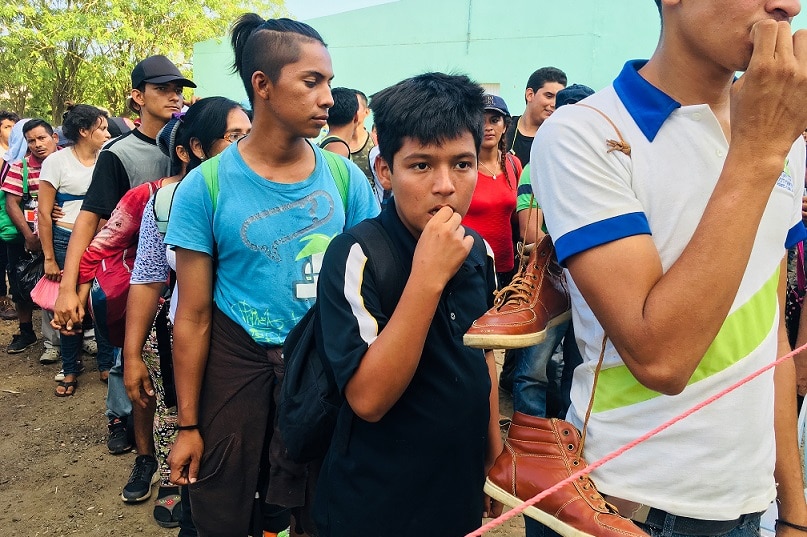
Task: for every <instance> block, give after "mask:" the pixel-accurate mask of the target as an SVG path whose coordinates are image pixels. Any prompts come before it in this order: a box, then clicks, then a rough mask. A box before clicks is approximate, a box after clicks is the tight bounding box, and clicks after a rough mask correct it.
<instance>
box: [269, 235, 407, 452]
mask: <svg viewBox="0 0 807 537" xmlns="http://www.w3.org/2000/svg"><path fill="white" fill-rule="evenodd" d="M345 233H347V234H349V235H351V236H352V237H353V238H354V239H356V241H357V242H358V243H359V245H360V246H361V247H362V249H363V250H364V251H365V252H366V253H367V258H368V263H369V264H370V270H371V271H372V273H373V275H374V276H375V280H376V283H377V285H378V289H379V290H380V293H381V297H380V298H381V309H382V311H383V312H384V314H385V315H387V317H388V318H389V317H390V316H391V315H392V313H393V312H394V311H395V307H396V306H397V305H398V299H399V298H400V297H401V294H402V293H403V288H404V286H405V285H406V275H405V274H404V272H403V268H402V266H401V263H400V261H399V258H398V254H397V250H396V247H395V245H394V244H393V243H392V241H391V239H390V237H389V235H388V234H387V232H386V231H384V228H383V227H382V226H381V223H380V222H379V221H378V220H377V219H370V220H365V221H363V222H361V223H359V224H358V225H357V226H355V227H353V228H351V229H350V230H348V231H346V232H345ZM319 330H320V327H319V306H318V304H317V303H316V302H315V303H314V305H313V306H312V307H311V309H310V310H308V312H307V313H306V314H305V315H304V316H303V318H302V319H300V321H299V322H298V323H297V324H296V325H295V327H294V328H292V330H291V332H289V335H288V336H287V337H286V341H285V343H284V344H283V357H284V361H285V366H286V372H285V376H284V378H283V384H282V386H281V390H280V402H279V404H278V410H277V413H278V416H277V419H278V425H279V427H280V434H281V436H282V438H283V441H284V443H285V444H286V449H287V453H288V456H289V458H290V459H291V460H293V461H296V462H299V463H304V462H309V461H313V460H316V459H321V458H322V457H323V456H324V455H325V452H326V451H328V447H329V446H330V444H331V439H332V438H333V436H334V431H335V430H336V422H337V418H338V416H339V413H340V411H342V409H343V408H344V412H350V407H349V406H348V405H347V404H346V402H345V400H344V397H342V395H341V394H340V393H339V389H338V388H337V387H336V381H335V380H334V375H333V370H332V369H331V367H330V364H329V363H328V362H327V361H326V360H323V353H322V345H321V341H319V340H318V338H317V334H318V333H319Z"/></svg>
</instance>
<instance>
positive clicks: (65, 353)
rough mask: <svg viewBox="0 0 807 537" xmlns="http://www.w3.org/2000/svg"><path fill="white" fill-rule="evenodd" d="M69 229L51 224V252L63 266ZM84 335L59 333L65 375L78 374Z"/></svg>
mask: <svg viewBox="0 0 807 537" xmlns="http://www.w3.org/2000/svg"><path fill="white" fill-rule="evenodd" d="M70 233H71V232H70V230H69V229H64V228H61V227H57V226H53V254H54V256H55V257H56V264H57V265H59V268H60V269H63V268H64V258H65V255H66V254H67V243H68V242H70ZM83 338H84V335H83V334H81V333H78V334H76V335H73V336H66V335H64V334H59V341H60V345H61V350H62V369H63V370H64V374H65V375H76V374H78V359H79V355H80V354H81V343H82V340H83Z"/></svg>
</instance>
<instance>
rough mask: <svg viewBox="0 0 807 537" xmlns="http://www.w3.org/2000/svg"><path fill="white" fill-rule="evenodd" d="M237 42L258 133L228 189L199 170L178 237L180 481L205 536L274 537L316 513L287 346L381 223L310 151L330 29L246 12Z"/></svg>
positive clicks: (228, 164)
mask: <svg viewBox="0 0 807 537" xmlns="http://www.w3.org/2000/svg"><path fill="white" fill-rule="evenodd" d="M231 42H232V46H233V51H234V56H235V61H234V69H235V71H236V72H237V73H238V74H239V75H240V77H241V80H242V81H243V83H244V88H245V90H246V93H247V96H248V97H249V101H250V103H251V104H252V109H253V119H252V132H251V134H250V135H249V136H247V137H246V138H244V139H243V140H240V141H239V142H238V143H234V144H232V145H231V146H230V147H228V148H227V149H225V150H224V152H222V153H221V155H220V156H219V157H218V158H217V160H216V161H214V162H212V163H211V166H215V171H216V174H217V176H218V188H217V189H216V191H215V193H213V192H211V189H209V188H208V181H206V180H205V177H204V175H203V173H202V172H201V171H200V168H197V169H195V170H193V171H191V172H190V173H189V174H188V176H187V177H186V178H185V179H184V180H183V182H182V184H181V186H180V187H179V188H178V189H177V192H176V195H175V196H174V200H173V205H172V208H171V217H170V220H169V222H168V232H167V235H166V243H167V244H169V245H172V246H174V248H175V251H176V260H177V270H176V272H177V286H178V288H180V289H181V290H182V293H181V296H180V299H179V301H178V304H177V313H176V320H175V323H174V377H175V384H176V391H177V410H178V427H177V429H178V430H179V434H178V436H177V440H176V442H175V444H174V446H173V448H172V449H171V454H170V456H169V464H170V467H171V481H172V482H174V483H177V484H180V485H188V491H189V494H190V499H191V504H192V506H193V520H194V523H195V525H196V528H197V530H198V532H199V535H204V536H212V535H222V536H224V535H246V534H248V533H250V532H251V534H252V535H261V534H263V535H271V534H274V533H277V532H278V531H280V530H283V529H285V527H286V524H287V523H288V515H284V513H283V510H282V509H281V508H279V507H277V506H276V505H274V504H281V503H282V504H283V505H285V506H286V507H294V506H300V505H303V503H304V496H305V489H304V487H302V488H300V487H297V486H295V485H296V484H297V483H298V482H299V481H298V480H299V478H300V477H301V476H304V475H305V471H306V469H305V468H304V467H302V466H299V465H294V464H291V463H289V462H288V461H284V460H282V458H281V455H282V453H283V451H284V447H283V445H282V442H281V441H280V438H279V435H278V434H276V432H277V429H276V425H275V408H276V403H277V397H278V395H279V385H280V380H281V379H282V376H283V371H284V368H283V360H282V357H281V346H282V344H283V341H284V340H285V338H286V335H287V334H288V332H289V331H290V330H291V328H292V327H293V326H294V325H295V324H296V323H297V321H298V320H299V319H300V318H302V317H303V315H304V314H305V313H306V311H307V310H308V309H309V308H310V307H311V306H312V305H313V302H314V299H315V294H316V278H317V274H318V271H319V266H320V264H321V260H322V254H323V253H324V251H325V248H326V247H327V244H328V242H329V241H330V237H333V236H335V235H336V234H338V233H341V232H342V230H343V229H345V228H346V227H350V226H352V225H355V224H357V223H358V222H360V221H362V220H364V219H365V218H369V217H372V216H375V215H376V214H377V213H378V205H377V204H376V202H375V199H374V197H373V193H372V190H371V189H370V185H369V184H368V182H367V180H366V178H365V177H364V175H363V173H362V172H361V170H359V168H358V167H356V166H355V165H354V164H352V163H351V162H350V161H348V160H347V159H344V160H341V161H340V165H344V167H345V168H346V169H347V171H348V175H349V181H348V182H349V185H348V188H347V193H346V195H345V199H344V200H343V198H342V194H340V191H339V189H338V188H337V186H336V183H335V180H334V178H333V176H332V174H331V172H330V169H329V167H328V165H327V164H326V161H325V157H323V155H322V152H321V150H320V149H318V148H317V147H316V146H314V145H312V144H311V143H310V142H309V141H308V139H309V138H315V137H316V136H317V135H318V134H319V132H320V129H322V127H323V126H324V125H325V124H326V123H327V121H328V109H329V108H330V107H331V106H332V104H333V99H332V97H331V91H330V81H331V79H332V78H333V68H332V66H331V58H330V55H329V53H328V50H327V48H326V47H325V43H324V42H323V40H322V38H321V37H320V35H319V34H318V33H317V32H316V30H314V29H313V28H311V27H310V26H308V25H307V24H304V23H301V22H297V21H293V20H289V19H271V20H263V19H262V18H261V17H260V16H258V15H256V14H246V15H243V16H242V17H241V18H239V19H238V20H237V21H236V23H235V25H234V26H233V28H232V40H231ZM340 159H341V157H340ZM201 168H206V166H202V167H201ZM212 195H213V196H215V199H212V197H211V196H212ZM270 476H271V479H270ZM270 485H271V486H270ZM256 495H257V500H256Z"/></svg>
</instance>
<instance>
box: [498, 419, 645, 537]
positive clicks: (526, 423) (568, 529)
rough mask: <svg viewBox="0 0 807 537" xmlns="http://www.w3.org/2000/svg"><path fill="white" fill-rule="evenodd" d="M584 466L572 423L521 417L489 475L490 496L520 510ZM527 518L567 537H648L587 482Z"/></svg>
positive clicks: (566, 489)
mask: <svg viewBox="0 0 807 537" xmlns="http://www.w3.org/2000/svg"><path fill="white" fill-rule="evenodd" d="M585 466H586V461H585V460H583V458H582V457H581V455H580V433H579V432H578V430H577V429H576V428H575V427H574V426H573V425H572V424H571V423H569V422H566V421H563V420H559V419H555V418H553V419H547V418H536V417H533V416H528V415H526V414H521V413H520V412H516V413H515V414H513V421H512V423H511V424H510V430H509V431H508V432H507V438H506V439H505V441H504V451H502V453H501V455H499V457H498V458H497V459H496V462H495V463H494V465H493V468H492V469H491V470H490V473H489V474H488V478H487V481H486V483H485V493H486V494H488V495H489V496H490V497H491V498H493V499H495V500H497V501H499V502H501V503H503V504H504V505H507V506H509V507H515V506H516V505H519V504H521V503H522V502H523V501H524V500H528V499H530V498H532V497H533V496H535V495H536V494H538V493H540V492H543V491H544V490H546V489H548V488H550V487H552V486H554V485H556V484H558V483H560V482H561V481H563V480H564V479H566V478H567V477H569V476H570V475H572V474H573V473H575V472H577V471H579V470H581V469H582V468H585ZM524 514H525V515H527V516H529V517H530V518H534V519H535V520H537V521H539V522H541V523H542V524H544V525H546V526H548V527H550V528H552V529H553V530H555V531H556V532H558V533H560V534H561V535H565V536H567V537H583V536H586V535H594V536H597V537H631V536H635V537H647V534H645V533H644V532H643V531H642V530H641V529H639V527H638V526H636V524H634V523H633V522H632V521H631V520H629V519H627V518H624V517H622V516H620V515H619V512H618V511H617V510H616V508H615V507H614V506H612V505H610V504H608V503H607V502H606V501H605V500H604V499H603V497H602V496H601V495H600V493H599V492H597V489H596V487H595V486H594V483H593V482H592V481H591V480H590V479H589V478H588V477H581V478H579V479H577V480H576V481H574V482H573V483H570V484H568V485H565V486H564V487H563V488H561V489H560V490H558V491H557V492H554V493H553V494H550V495H549V496H547V497H546V498H544V499H543V500H541V501H540V502H538V503H537V504H536V505H534V506H531V507H528V508H527V509H526V510H525V511H524Z"/></svg>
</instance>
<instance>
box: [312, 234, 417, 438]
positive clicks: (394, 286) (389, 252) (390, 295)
mask: <svg viewBox="0 0 807 537" xmlns="http://www.w3.org/2000/svg"><path fill="white" fill-rule="evenodd" d="M345 233H347V234H348V235H350V236H351V237H353V238H354V239H356V242H358V243H359V246H361V248H362V250H363V251H364V252H365V253H366V254H367V260H368V262H369V263H370V270H371V271H372V273H373V276H374V277H375V279H376V288H377V289H378V290H379V293H380V297H379V298H380V300H381V311H382V312H383V313H384V315H386V316H387V318H388V319H389V318H390V317H392V314H393V313H394V312H395V308H396V307H397V306H398V300H400V298H401V295H402V294H403V290H404V287H405V286H406V281H407V276H406V274H405V273H404V271H403V265H401V262H400V258H399V256H398V250H397V248H396V246H395V245H394V244H393V242H392V239H391V238H390V236H389V234H388V233H387V232H386V230H384V227H383V226H382V225H381V222H380V221H379V220H378V219H377V218H370V219H367V220H363V221H361V222H359V223H358V224H357V225H355V226H353V227H352V228H350V230H348V231H345ZM314 307H317V305H316V304H315V305H314ZM323 363H324V364H325V366H326V367H325V368H326V369H330V365H329V364H328V363H327V361H324V362H323ZM330 375H333V372H332V371H331V373H330ZM353 416H354V414H353V411H352V410H351V409H350V405H348V404H347V402H345V403H343V404H342V406H341V408H340V409H339V415H338V418H337V422H336V429H335V430H334V435H333V439H332V440H331V443H332V445H333V446H334V449H336V452H337V453H345V452H346V450H347V446H348V442H349V440H350V432H351V429H352V424H353Z"/></svg>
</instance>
